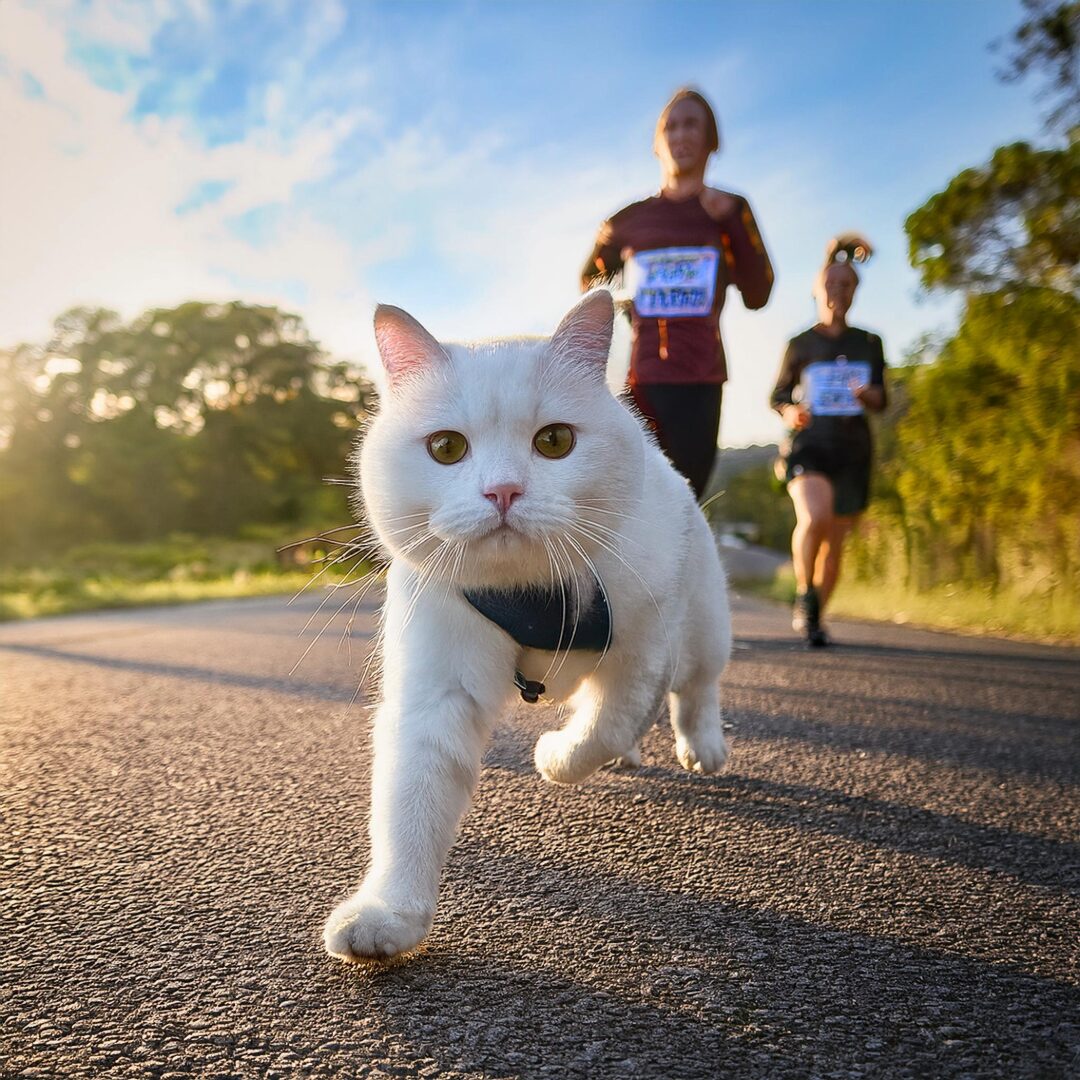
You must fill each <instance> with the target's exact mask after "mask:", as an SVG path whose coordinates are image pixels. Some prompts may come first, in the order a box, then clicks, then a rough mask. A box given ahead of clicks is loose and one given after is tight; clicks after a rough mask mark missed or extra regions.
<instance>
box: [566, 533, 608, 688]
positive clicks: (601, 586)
mask: <svg viewBox="0 0 1080 1080" xmlns="http://www.w3.org/2000/svg"><path fill="white" fill-rule="evenodd" d="M563 538H564V539H565V540H566V542H567V543H568V544H569V545H570V546H571V547H572V548H573V549H574V550H575V551H576V552H577V553H578V554H579V555H580V556H581V558H582V559H583V560H584V562H585V565H586V566H587V567H588V568H589V570H590V571H591V572H592V576H593V577H594V578H596V587H597V588H598V589H599V590H600V595H601V596H603V598H604V603H605V604H606V605H607V608H608V611H609V612H610V611H611V603H610V597H609V596H608V591H607V589H606V588H605V587H604V579H603V578H602V577H601V576H600V571H599V570H597V568H596V563H594V562H593V561H592V559H591V558H589V556H588V554H586V552H585V549H584V548H583V547H582V546H581V545H580V544H579V543H578V542H577V541H576V540H575V539H574V538H573V537H572V536H571V535H570V534H569V533H566V534H564V537H563ZM609 648H611V630H610V626H609V629H608V639H607V641H605V642H604V647H603V649H602V650H601V651H600V659H599V660H597V661H596V666H595V667H594V668H593V671H594V672H595V671H596V669H597V668H598V667H599V666H600V665H601V664H602V663H603V662H604V657H605V656H607V654H608V649H609Z"/></svg>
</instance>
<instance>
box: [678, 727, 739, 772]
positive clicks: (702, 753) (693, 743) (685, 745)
mask: <svg viewBox="0 0 1080 1080" xmlns="http://www.w3.org/2000/svg"><path fill="white" fill-rule="evenodd" d="M675 755H676V756H677V757H678V759H679V764H680V765H682V767H683V768H684V769H689V770H690V771H691V772H697V773H718V772H720V770H721V769H722V768H723V767H724V763H725V762H726V761H727V758H728V745H727V740H726V739H725V738H724V732H723V731H722V730H721V729H720V728H719V727H717V728H714V729H711V730H710V729H705V730H704V731H698V732H696V733H695V734H694V737H693V739H688V738H687V737H686V736H684V735H679V736H678V737H677V738H676V739H675Z"/></svg>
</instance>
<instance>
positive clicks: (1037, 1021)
mask: <svg viewBox="0 0 1080 1080" xmlns="http://www.w3.org/2000/svg"><path fill="white" fill-rule="evenodd" d="M318 599H321V598H315V599H310V600H309V599H308V598H306V597H305V598H301V599H300V600H299V601H298V602H297V604H295V605H294V606H292V607H288V606H286V604H285V602H284V601H283V600H278V599H263V600H252V601H236V602H220V603H212V604H203V605H196V606H191V607H181V608H163V609H154V610H143V611H134V612H112V613H102V614H98V615H92V616H78V617H69V618H61V619H53V620H42V621H38V622H33V623H25V624H21V625H18V624H8V625H5V626H2V627H0V686H2V704H0V725H2V727H0V730H2V738H3V759H2V760H3V765H2V768H3V774H2V775H3V784H2V809H3V833H2V841H0V851H2V862H0V866H2V872H3V885H2V890H0V892H2V896H3V910H2V911H0V965H2V966H0V1015H2V1018H3V1028H2V1032H3V1034H2V1040H3V1041H2V1044H0V1075H3V1076H4V1077H11V1076H19V1077H83V1076H86V1077H90V1076H93V1077H171V1078H174V1080H176V1078H180V1077H199V1078H204V1077H256V1076H267V1077H274V1076H277V1077H292V1076H338V1077H351V1076H357V1077H360V1076H363V1077H399V1076H420V1077H430V1078H434V1077H476V1078H492V1080H495V1078H509V1077H553V1078H561V1077H588V1078H590V1080H593V1078H605V1077H612V1078H614V1077H619V1078H622V1077H658V1078H664V1080H678V1078H696V1077H701V1078H712V1077H722V1076H731V1077H737V1078H740V1080H742V1078H746V1077H770V1078H773V1077H783V1076H816V1077H863V1076H878V1077H889V1078H894V1077H920V1078H921V1077H928V1076H946V1077H997V1076H1000V1077H1008V1078H1015V1077H1055V1076H1060V1077H1065V1076H1069V1075H1072V1076H1075V1075H1077V1074H1078V1073H1080V991H1078V981H1080V975H1078V972H1080V957H1078V952H1080V918H1078V908H1080V905H1078V894H1080V860H1078V857H1077V856H1078V848H1077V839H1078V837H1080V802H1078V798H1077V793H1078V780H1080V753H1078V745H1080V738H1078V735H1080V718H1078V703H1080V653H1078V652H1077V651H1070V650H1064V649H1053V648H1043V647H1038V646H1032V645H1023V644H1017V643H1013V642H1004V641H985V640H975V639H970V638H961V637H955V636H947V635H942V634H932V633H927V632H920V631H916V630H911V629H904V628H899V627H891V626H887V625H880V626H871V625H869V624H857V623H847V624H845V623H837V624H836V625H835V627H834V632H835V635H836V637H837V638H838V639H839V640H840V641H841V642H842V643H843V644H842V645H841V646H839V647H837V648H835V649H832V650H828V651H818V652H808V651H804V650H803V649H802V648H800V647H799V646H798V645H797V644H795V643H794V642H793V640H792V637H791V633H790V630H789V629H788V627H787V626H786V618H785V612H784V611H783V610H782V609H780V608H779V607H777V606H774V605H769V604H766V603H764V602H759V601H753V600H749V599H741V600H739V601H738V603H737V610H736V614H735V628H736V636H737V646H736V651H735V655H734V660H733V662H732V664H731V667H730V668H729V670H728V672H727V674H726V675H725V679H724V686H725V703H726V712H727V718H728V720H729V722H730V725H731V729H732V730H731V737H732V743H733V752H732V758H731V762H730V766H729V770H728V772H727V773H726V774H724V775H723V776H720V777H715V778H707V777H699V776H694V775H690V774H687V773H685V772H684V771H682V770H681V769H680V768H679V767H678V766H677V764H676V762H675V759H674V755H673V753H672V744H671V738H670V733H669V732H668V731H665V730H664V729H663V728H661V727H656V728H654V729H653V730H652V731H651V732H650V733H649V735H648V736H647V738H646V741H645V747H644V750H645V753H644V758H645V764H644V767H643V768H641V769H640V770H638V771H637V772H636V773H628V772H615V771H605V772H603V773H601V774H598V775H597V776H596V777H594V778H592V779H591V780H589V781H588V782H587V783H585V784H584V785H582V786H581V787H580V788H559V787H555V786H552V785H549V784H546V783H544V782H543V781H542V780H541V779H540V778H539V777H538V776H537V775H536V774H535V772H534V771H533V768H532V762H531V755H532V745H533V743H534V742H535V739H536V737H537V735H538V734H539V733H540V732H541V731H543V730H544V729H545V728H546V727H549V726H551V725H552V723H553V717H552V714H551V711H550V710H549V709H548V708H546V707H545V706H543V705H540V706H528V705H525V704H524V703H522V704H520V705H519V706H518V708H517V710H516V712H515V714H514V715H513V716H511V717H508V718H507V719H506V721H505V722H503V723H500V724H499V725H498V727H497V730H496V731H495V734H494V737H493V739H492V742H491V746H490V749H489V751H488V754H487V757H486V760H485V768H484V771H483V775H482V779H481V782H480V786H479V790H478V792H477V796H476V800H475V803H474V806H473V809H472V811H471V813H470V814H469V816H468V818H467V820H466V823H465V825H464V828H463V830H462V834H461V837H460V840H459V842H458V844H457V845H456V847H455V848H454V850H453V851H452V853H451V857H450V860H449V864H448V866H447V868H446V871H445V874H444V891H443V898H442V906H441V908H440V911H439V914H438V916H437V918H436V922H435V926H434V930H433V932H432V934H431V937H430V938H429V940H428V942H427V943H426V944H425V946H424V947H423V948H422V950H421V951H420V952H419V953H417V954H414V955H413V956H412V957H410V958H409V959H408V960H406V961H404V962H397V963H394V964H392V965H388V966H382V967H374V966H347V965H344V964H342V963H340V962H337V961H334V960H331V959H329V958H328V957H327V956H326V955H325V954H324V952H323V949H322V944H321V936H320V935H321V928H322V922H323V919H324V918H325V916H326V915H327V913H328V912H329V911H330V909H331V908H332V907H333V905H334V904H335V902H336V901H337V900H338V899H340V898H341V897H342V896H343V895H344V894H345V893H346V892H347V891H349V889H350V888H351V887H352V886H353V885H354V884H355V883H356V881H357V880H358V878H359V874H360V871H361V868H362V866H363V864H364V861H365V853H366V850H367V841H366V836H365V819H366V805H367V790H368V781H369V767H370V758H369V748H368V728H367V711H366V707H365V701H366V699H365V697H364V695H361V696H360V697H359V698H357V700H355V701H354V700H353V698H354V694H355V691H356V687H357V684H358V680H359V678H360V675H361V673H362V671H363V668H364V655H365V651H366V649H367V647H368V645H369V643H370V636H371V632H372V610H371V607H370V606H369V605H365V606H363V607H362V608H361V611H360V613H359V617H358V618H357V620H356V622H355V623H354V625H353V627H352V629H351V631H349V632H348V634H347V635H346V636H345V638H344V639H342V628H343V626H344V617H342V618H341V619H339V620H337V621H336V622H335V623H334V624H333V625H331V626H330V628H329V629H328V630H327V631H326V632H325V633H324V634H323V636H322V637H321V638H320V639H319V640H318V641H317V642H316V643H315V644H314V646H313V647H312V648H311V650H310V652H309V653H308V655H307V657H306V658H305V659H304V660H303V662H302V663H301V665H300V667H299V668H298V670H297V671H296V673H295V674H294V675H290V670H291V669H292V668H293V666H294V664H295V663H296V661H297V660H298V659H299V658H300V656H301V654H302V653H303V652H304V650H305V649H306V648H307V647H308V645H310V644H311V643H312V641H313V640H314V632H315V630H316V629H317V628H319V627H320V626H321V625H322V623H323V621H324V616H323V615H320V616H319V617H318V618H316V620H315V621H314V622H313V623H312V625H311V627H310V628H309V629H308V630H307V631H305V632H303V633H302V634H301V636H299V637H298V632H300V631H301V628H302V627H303V625H304V623H305V620H307V619H308V617H309V616H310V615H311V614H312V612H313V611H314V610H315V607H316V604H317V602H318ZM327 610H329V609H327ZM324 614H325V612H324ZM350 654H351V655H350Z"/></svg>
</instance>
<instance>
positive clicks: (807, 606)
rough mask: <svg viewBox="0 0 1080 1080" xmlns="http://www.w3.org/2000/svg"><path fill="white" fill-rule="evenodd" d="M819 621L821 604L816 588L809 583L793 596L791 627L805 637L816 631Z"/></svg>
mask: <svg viewBox="0 0 1080 1080" xmlns="http://www.w3.org/2000/svg"><path fill="white" fill-rule="evenodd" d="M820 621H821V605H820V603H819V602H818V594H817V590H816V589H815V588H814V587H813V585H811V586H810V587H809V588H808V589H806V590H805V591H804V592H801V593H799V594H798V596H796V597H795V610H794V611H793V612H792V613H791V629H792V630H794V631H795V632H796V633H797V634H806V635H807V637H809V635H810V634H811V633H813V632H816V631H817V629H818V626H819V624H820Z"/></svg>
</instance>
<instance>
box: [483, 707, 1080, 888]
mask: <svg viewBox="0 0 1080 1080" xmlns="http://www.w3.org/2000/svg"><path fill="white" fill-rule="evenodd" d="M535 734H536V733H535V731H531V730H523V729H522V728H521V727H505V728H500V729H499V730H498V731H497V732H496V733H495V738H493V740H492V744H491V746H490V747H489V749H488V752H487V754H486V755H485V758H484V765H485V767H487V768H494V769H499V770H505V771H508V772H511V773H514V774H516V775H518V776H521V777H532V778H534V779H535V781H536V783H538V784H541V783H544V781H543V780H542V779H541V778H540V777H539V775H538V774H537V773H536V769H535V767H534V765H533V762H532V743H533V741H535ZM665 747H666V749H667V752H668V753H669V754H670V753H671V748H670V736H669V735H668V734H667V733H666V732H665V731H659V730H653V731H651V732H650V733H649V735H647V736H646V742H645V749H646V764H643V765H642V766H640V767H638V768H635V769H627V768H620V767H614V766H609V767H608V768H605V769H602V770H600V771H599V772H597V773H596V774H594V776H593V777H590V778H589V779H588V780H586V781H585V784H584V785H582V786H583V787H589V786H593V787H595V786H597V785H599V786H602V787H603V788H604V789H605V792H606V794H607V795H609V796H611V795H614V794H616V793H617V792H618V791H623V792H625V794H626V796H627V797H628V798H632V799H633V800H634V801H635V803H640V801H641V799H642V798H644V799H647V800H648V801H649V802H650V803H651V804H653V805H655V806H657V807H663V808H665V809H666V810H670V808H671V807H676V806H677V807H691V808H695V809H705V810H708V811H710V812H713V813H715V814H716V815H717V826H718V828H720V829H722V827H723V820H724V819H725V818H728V819H731V818H737V819H739V820H741V821H748V822H756V823H759V824H761V825H764V826H766V827H768V828H794V829H798V830H800V831H802V832H806V833H812V834H816V835H820V836H829V837H832V836H842V837H846V838H847V839H850V840H854V841H856V842H858V843H861V844H868V845H873V846H876V847H880V848H883V849H887V850H891V851H899V852H904V853H906V854H912V855H919V856H928V857H931V858H935V859H939V860H941V861H943V862H946V863H949V864H951V865H955V866H964V867H968V868H972V869H979V870H991V871H995V872H1000V873H1005V874H1010V875H1013V876H1015V877H1016V878H1018V879H1019V880H1021V881H1023V882H1025V883H1027V884H1029V885H1038V886H1043V887H1047V888H1054V889H1064V890H1065V891H1066V892H1070V893H1072V894H1074V895H1078V896H1080V844H1075V843H1069V842H1068V841H1064V840H1054V839H1050V838H1047V837H1041V836H1035V835H1031V834H1028V833H1022V832H1018V831H1016V830H1013V829H1008V828H1003V827H1000V826H996V825H985V824H980V823H977V822H972V821H970V820H968V819H966V818H965V817H963V816H961V815H955V814H948V813H942V812H940V811H936V810H927V809H924V808H923V807H920V806H918V805H915V804H908V803H900V802H896V801H893V800H889V799H881V798H873V797H869V796H862V795H851V794H849V793H847V792H845V791H843V790H839V789H836V788H828V787H819V786H814V785H808V784H790V783H783V782H781V781H777V780H769V779H764V778H761V777H752V776H746V775H741V774H740V773H739V772H738V764H737V762H738V758H737V756H735V757H734V765H733V766H732V765H729V769H728V771H726V772H723V773H721V774H719V775H717V776H700V775H698V774H695V773H690V772H687V771H686V770H685V769H682V768H681V767H680V766H679V765H678V764H677V763H676V762H675V761H674V759H672V763H671V764H670V765H662V764H659V763H656V761H655V760H649V759H655V758H656V757H662V755H663V752H664V749H665ZM736 748H737V744H736ZM736 754H737V749H736ZM1065 867H1067V868H1069V869H1068V870H1064V869H1063V868H1065Z"/></svg>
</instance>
